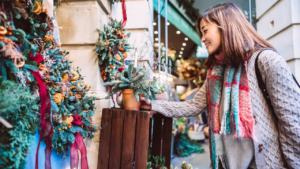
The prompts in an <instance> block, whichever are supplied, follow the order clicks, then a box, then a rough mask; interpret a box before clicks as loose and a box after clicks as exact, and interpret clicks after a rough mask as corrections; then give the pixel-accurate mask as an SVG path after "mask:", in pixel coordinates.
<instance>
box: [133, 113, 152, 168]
mask: <svg viewBox="0 0 300 169" xmlns="http://www.w3.org/2000/svg"><path fill="white" fill-rule="evenodd" d="M149 122H150V114H149V112H146V111H140V112H139V113H138V114H137V127H136V143H135V166H134V168H137V169H147V154H148V140H149V139H148V137H149Z"/></svg>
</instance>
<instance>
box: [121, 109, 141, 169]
mask: <svg viewBox="0 0 300 169" xmlns="http://www.w3.org/2000/svg"><path fill="white" fill-rule="evenodd" d="M137 114H138V111H133V110H132V111H130V110H125V117H124V131H123V146H122V147H123V149H122V161H121V168H122V169H132V168H133V158H134V145H135V129H136V118H137V117H136V115H137Z"/></svg>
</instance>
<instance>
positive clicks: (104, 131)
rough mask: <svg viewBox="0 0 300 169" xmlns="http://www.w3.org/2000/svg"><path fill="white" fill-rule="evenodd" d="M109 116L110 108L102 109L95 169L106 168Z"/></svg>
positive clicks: (109, 131)
mask: <svg viewBox="0 0 300 169" xmlns="http://www.w3.org/2000/svg"><path fill="white" fill-rule="evenodd" d="M111 118H112V112H111V109H107V108H106V109H103V110H102V118H101V136H100V143H99V144H100V145H99V155H98V167H97V169H108V160H109V144H110V133H111Z"/></svg>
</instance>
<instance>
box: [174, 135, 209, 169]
mask: <svg viewBox="0 0 300 169" xmlns="http://www.w3.org/2000/svg"><path fill="white" fill-rule="evenodd" d="M203 147H204V152H203V153H201V154H192V155H191V156H188V157H175V158H173V159H172V160H171V164H172V166H173V169H175V167H177V168H178V169H180V168H181V167H180V166H181V164H182V162H183V161H185V162H187V163H189V164H191V165H192V166H193V169H196V168H198V169H209V165H210V159H209V156H210V155H209V142H208V140H207V139H206V140H205V143H203Z"/></svg>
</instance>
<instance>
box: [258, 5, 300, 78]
mask: <svg viewBox="0 0 300 169" xmlns="http://www.w3.org/2000/svg"><path fill="white" fill-rule="evenodd" d="M256 13H257V19H259V21H258V22H257V31H258V33H259V34H260V35H261V36H262V37H263V38H265V39H266V40H268V41H269V42H270V43H271V44H272V45H273V46H274V47H275V48H276V50H277V51H278V53H279V54H280V55H281V56H283V57H284V58H285V60H286V61H287V63H288V65H289V66H290V68H291V70H292V72H293V73H294V75H295V77H296V78H297V80H298V81H300V71H299V69H300V48H299V46H300V1H299V0H256Z"/></svg>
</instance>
